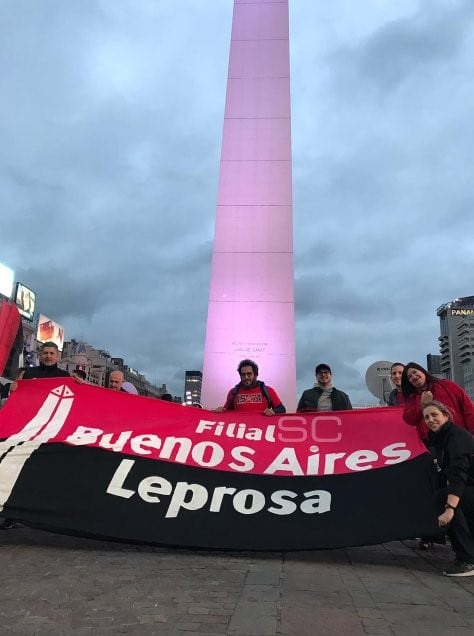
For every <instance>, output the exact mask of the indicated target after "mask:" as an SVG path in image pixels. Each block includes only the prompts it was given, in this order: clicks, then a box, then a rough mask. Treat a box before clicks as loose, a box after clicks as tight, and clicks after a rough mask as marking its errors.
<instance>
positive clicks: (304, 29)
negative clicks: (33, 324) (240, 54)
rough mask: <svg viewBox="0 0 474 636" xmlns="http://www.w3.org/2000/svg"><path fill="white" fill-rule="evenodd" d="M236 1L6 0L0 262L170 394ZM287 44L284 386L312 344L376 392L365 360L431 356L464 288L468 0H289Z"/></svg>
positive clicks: (190, 339)
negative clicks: (290, 289) (289, 362)
mask: <svg viewBox="0 0 474 636" xmlns="http://www.w3.org/2000/svg"><path fill="white" fill-rule="evenodd" d="M232 8H233V1H232V0H81V2H65V1H64V0H42V1H41V2H38V1H37V0H3V1H2V2H1V3H0V209H1V213H0V261H1V262H3V263H5V264H6V265H8V266H10V267H12V268H13V269H15V274H16V275H15V279H16V280H20V281H22V282H23V283H25V284H26V285H28V286H30V287H31V288H33V289H34V290H35V291H36V293H37V299H38V309H39V311H41V312H42V313H44V314H46V315H47V316H48V317H49V318H51V319H52V320H55V321H56V322H59V323H61V324H62V325H63V326H64V328H65V336H66V339H67V340H69V339H71V338H76V339H83V340H84V341H86V342H88V343H89V344H91V345H92V346H95V347H97V348H104V349H107V350H108V351H109V352H110V353H111V354H112V355H113V356H117V357H124V358H125V359H126V362H127V363H128V364H129V365H130V366H133V367H135V368H137V369H138V370H140V371H141V372H143V373H145V375H146V376H147V378H148V379H149V380H150V381H152V382H154V381H156V382H157V383H158V384H161V383H163V382H166V383H167V385H168V387H169V388H170V389H171V391H172V392H173V393H175V394H181V395H182V394H183V384H184V371H185V370H186V369H201V368H202V358H203V347H204V337H205V326H206V318H207V301H208V289H209V279H210V262H211V253H212V239H213V230H214V216H215V207H216V198H217V183H218V171H219V159H220V144H221V138H222V125H223V115H224V100H225V89H226V78H227V63H228V53H229V44H230V29H231V21H232ZM290 49H291V66H292V77H291V91H292V137H293V211H294V237H295V243H294V245H295V284H296V303H295V309H296V340H297V370H298V378H297V382H298V392H301V391H302V390H303V389H304V388H307V387H309V386H311V385H312V384H313V382H314V365H315V363H317V362H327V363H328V364H330V365H331V367H332V368H333V374H334V384H335V385H336V386H337V387H338V388H340V389H343V390H345V391H347V392H348V393H349V394H350V396H351V398H352V399H353V402H355V403H359V404H361V403H370V402H375V401H376V400H375V398H373V397H372V396H371V395H370V393H369V392H368V390H367V388H366V386H365V371H366V369H367V367H368V366H369V365H370V364H371V363H373V362H375V361H377V360H392V361H394V360H401V361H408V360H415V361H418V362H419V363H421V364H423V365H425V363H426V354H427V353H438V340H437V338H438V335H439V319H438V318H437V316H436V309H437V307H438V306H439V305H440V304H442V303H444V302H447V301H449V300H453V299H454V298H456V297H459V296H467V295H472V294H474V284H473V282H472V279H473V264H474V249H473V236H474V232H473V230H474V214H473V212H474V179H473V178H472V169H473V168H472V166H473V161H472V158H473V149H474V123H473V121H474V118H473V113H474V79H473V78H474V72H473V70H474V69H473V67H474V3H473V2H472V0H464V1H463V0H397V2H393V1H392V0H364V2H353V0H330V1H329V0H290ZM262 379H265V378H264V377H263V375H262ZM236 381H237V375H236ZM275 388H277V389H278V387H275Z"/></svg>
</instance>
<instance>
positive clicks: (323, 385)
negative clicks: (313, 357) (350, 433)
mask: <svg viewBox="0 0 474 636" xmlns="http://www.w3.org/2000/svg"><path fill="white" fill-rule="evenodd" d="M349 409H352V404H351V401H350V399H349V396H348V395H347V393H344V391H339V389H336V388H335V387H333V385H332V372H331V367H330V366H329V365H327V364H318V366H317V367H316V384H315V386H314V387H313V388H312V389H306V391H303V395H302V396H301V397H300V401H299V402H298V408H297V409H296V410H297V411H347V410H349Z"/></svg>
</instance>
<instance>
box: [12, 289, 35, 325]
mask: <svg viewBox="0 0 474 636" xmlns="http://www.w3.org/2000/svg"><path fill="white" fill-rule="evenodd" d="M15 303H16V305H17V307H18V311H19V312H20V315H21V316H23V318H26V320H30V321H31V320H33V316H34V313H35V304H36V294H35V292H34V291H33V290H31V289H29V288H28V287H26V286H25V285H23V284H22V283H17V284H16V291H15Z"/></svg>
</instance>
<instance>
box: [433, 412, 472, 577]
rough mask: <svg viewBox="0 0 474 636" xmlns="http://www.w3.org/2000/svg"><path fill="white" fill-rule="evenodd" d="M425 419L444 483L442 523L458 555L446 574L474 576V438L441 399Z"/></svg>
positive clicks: (440, 493) (440, 498) (440, 499)
mask: <svg viewBox="0 0 474 636" xmlns="http://www.w3.org/2000/svg"><path fill="white" fill-rule="evenodd" d="M423 419H424V421H425V424H426V426H427V428H428V429H429V433H428V443H429V445H430V448H431V449H432V452H433V454H434V455H435V457H436V460H437V464H438V467H439V470H440V473H439V474H440V477H441V482H442V483H441V486H442V487H441V489H440V490H438V491H437V493H436V494H437V501H438V504H439V509H440V510H441V512H440V515H439V516H438V524H439V527H440V528H444V529H446V530H447V534H448V536H449V538H450V539H451V546H452V548H453V550H454V553H455V555H456V560H455V561H454V563H453V565H452V566H451V567H449V568H447V569H446V570H445V571H444V572H443V574H445V575H446V576H460V577H461V576H474V437H473V436H472V435H471V434H470V433H469V432H468V431H466V430H464V429H462V428H460V427H459V426H456V425H455V424H454V422H453V420H452V417H451V412H450V410H449V408H448V407H447V406H446V405H445V404H442V403H441V402H437V401H435V400H432V401H430V402H427V403H426V404H425V405H424V406H423Z"/></svg>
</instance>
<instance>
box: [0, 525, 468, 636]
mask: <svg viewBox="0 0 474 636" xmlns="http://www.w3.org/2000/svg"><path fill="white" fill-rule="evenodd" d="M210 531H211V530H210ZM212 531H215V529H213V530H212ZM451 560H452V553H451V550H450V549H449V547H447V546H436V547H435V548H434V550H433V551H430V552H420V551H418V550H417V548H416V542H415V541H405V542H393V543H388V544H384V545H378V546H369V547H362V548H348V549H343V550H324V551H319V552H291V553H290V552H284V553H281V552H279V553H254V552H252V553H250V552H241V553H239V552H234V553H230V552H209V551H205V552H204V551H202V552H200V551H190V550H175V549H162V548H152V547H147V546H135V545H129V544H120V543H109V542H105V541H94V540H90V539H79V538H74V537H67V536H61V535H55V534H50V533H46V532H42V531H39V530H33V529H30V528H18V529H12V530H3V531H1V532H0V568H1V572H2V575H3V585H2V593H1V596H0V634H1V635H2V636H3V635H5V634H25V635H26V634H29V635H31V634H35V635H38V636H40V635H54V634H78V635H79V634H137V635H142V634H143V635H148V634H150V635H152V634H156V635H157V636H162V635H166V636H174V635H178V634H183V635H185V636H198V635H199V636H203V635H209V636H210V635H212V636H224V635H226V636H273V635H279V636H315V635H318V634H321V635H333V634H334V635H336V634H337V635H338V636H341V635H342V636H345V635H346V634H347V635H348V636H359V635H363V634H374V635H375V634H384V635H386V634H394V635H399V636H402V635H403V636H411V635H413V636H415V635H416V636H422V635H424V634H426V635H428V634H429V635H430V636H438V635H440V636H441V635H445V634H446V635H448V634H449V635H450V636H461V635H466V636H467V635H469V636H473V634H474V577H469V578H463V579H450V578H447V577H443V576H441V574H440V572H441V571H442V569H443V567H445V566H446V565H447V564H448V563H449V562H450V561H451Z"/></svg>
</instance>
